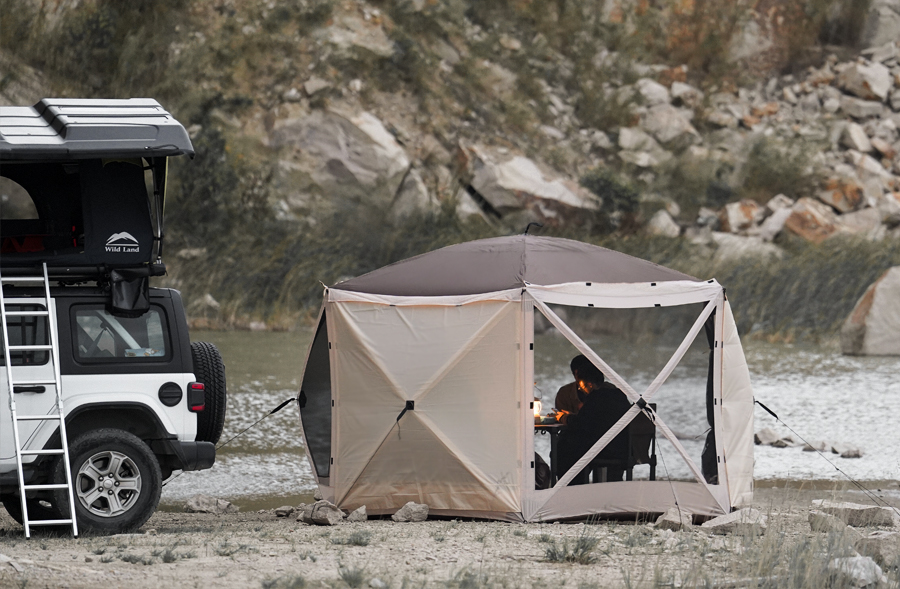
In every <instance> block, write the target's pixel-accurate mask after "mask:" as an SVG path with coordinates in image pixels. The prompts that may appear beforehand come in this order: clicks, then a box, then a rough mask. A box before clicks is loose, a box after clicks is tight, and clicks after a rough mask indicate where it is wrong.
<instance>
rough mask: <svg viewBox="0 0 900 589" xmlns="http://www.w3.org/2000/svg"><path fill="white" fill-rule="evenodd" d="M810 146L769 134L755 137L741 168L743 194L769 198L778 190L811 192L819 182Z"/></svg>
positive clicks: (794, 195) (761, 199)
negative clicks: (779, 138) (814, 171)
mask: <svg viewBox="0 0 900 589" xmlns="http://www.w3.org/2000/svg"><path fill="white" fill-rule="evenodd" d="M811 148H812V146H810V145H807V144H806V143H804V142H801V141H793V142H783V141H779V140H777V139H772V138H769V137H763V138H761V139H759V140H758V141H756V142H755V143H754V144H753V146H752V147H751V148H750V153H749V154H748V155H747V161H746V163H745V164H744V166H743V168H742V170H741V178H742V180H741V183H740V188H739V193H740V196H741V197H742V198H750V199H753V200H756V201H759V202H766V201H768V200H769V199H770V198H772V197H773V196H775V195H776V194H779V193H783V194H786V195H788V196H789V197H791V198H799V197H801V196H807V195H809V194H810V193H811V191H812V190H813V189H814V188H815V186H816V182H815V177H814V175H813V173H812V170H811V167H810V164H811V159H812V158H811V155H810V150H811Z"/></svg>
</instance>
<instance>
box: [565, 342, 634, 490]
mask: <svg viewBox="0 0 900 589" xmlns="http://www.w3.org/2000/svg"><path fill="white" fill-rule="evenodd" d="M572 372H573V374H575V378H576V382H577V383H578V397H579V399H580V400H581V402H582V406H581V409H579V411H578V414H577V415H569V416H568V419H567V420H566V426H567V427H566V428H565V430H563V431H562V432H561V433H560V436H559V466H560V468H559V471H558V472H559V474H560V476H562V475H563V474H564V473H565V472H566V471H568V470H569V469H570V468H571V467H572V465H574V464H575V463H576V462H578V460H579V459H580V458H581V457H582V456H584V454H585V453H586V452H587V451H588V450H589V449H590V448H591V446H593V445H594V444H595V443H596V442H597V440H599V439H600V438H601V437H602V436H603V434H605V433H606V431H607V430H608V429H609V428H611V427H612V426H613V425H615V423H616V422H617V421H619V419H620V418H621V417H622V416H623V415H624V414H625V413H626V412H627V411H628V409H629V408H630V407H631V402H630V401H629V400H628V397H626V396H625V393H623V392H622V391H620V390H619V389H618V388H616V387H615V386H613V385H611V384H609V383H607V382H604V378H603V373H602V372H600V370H599V369H598V368H597V367H596V366H594V365H593V364H591V362H590V360H588V359H587V358H585V357H584V356H578V357H576V358H575V359H573V360H572ZM627 454H628V433H627V431H626V430H622V432H621V433H619V435H617V436H616V437H615V438H614V439H613V440H612V441H611V442H610V443H609V444H607V446H606V447H605V448H604V449H603V450H601V451H600V454H598V455H597V457H598V458H605V459H609V460H621V461H622V462H623V464H624V463H625V461H626V460H627ZM590 470H591V469H590V468H589V467H588V466H585V468H584V469H583V470H582V471H581V472H580V473H579V474H578V475H576V477H575V478H574V479H573V480H572V484H584V483H586V482H587V475H588V473H590ZM624 474H625V469H624V468H607V480H608V481H621V480H622V478H623V476H624Z"/></svg>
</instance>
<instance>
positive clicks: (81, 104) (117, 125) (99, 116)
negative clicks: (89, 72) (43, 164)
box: [0, 98, 194, 161]
mask: <svg viewBox="0 0 900 589" xmlns="http://www.w3.org/2000/svg"><path fill="white" fill-rule="evenodd" d="M182 154H187V155H190V156H193V155H194V147H193V146H192V145H191V140H190V137H188V134H187V131H185V129H184V127H183V126H182V125H181V123H179V122H178V121H176V120H175V117H173V116H172V115H171V114H169V113H168V112H167V111H166V110H165V109H164V108H163V107H162V106H160V104H159V103H158V102H157V101H155V100H153V99H152V98H129V99H127V100H117V99H93V98H44V99H43V100H41V101H40V102H38V103H37V104H36V105H34V106H33V107H30V106H0V161H2V160H7V161H9V160H32V159H40V160H47V159H63V160H72V159H89V158H101V157H161V156H171V155H182Z"/></svg>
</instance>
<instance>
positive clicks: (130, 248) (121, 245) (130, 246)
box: [106, 231, 141, 254]
mask: <svg viewBox="0 0 900 589" xmlns="http://www.w3.org/2000/svg"><path fill="white" fill-rule="evenodd" d="M106 251H107V252H111V253H121V254H136V253H139V252H140V251H141V248H140V245H139V244H138V240H137V239H135V238H134V236H133V235H132V234H130V233H128V232H126V231H122V232H121V233H113V234H112V235H110V236H109V239H107V240H106Z"/></svg>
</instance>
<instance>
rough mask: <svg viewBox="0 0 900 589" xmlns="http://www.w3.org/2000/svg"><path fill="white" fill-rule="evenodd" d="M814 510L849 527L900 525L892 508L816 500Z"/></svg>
mask: <svg viewBox="0 0 900 589" xmlns="http://www.w3.org/2000/svg"><path fill="white" fill-rule="evenodd" d="M812 504H813V508H814V509H817V510H819V511H822V512H824V513H828V514H830V515H833V516H835V517H838V518H840V519H841V520H842V521H843V522H844V523H845V524H847V525H848V526H855V527H864V526H894V525H897V524H898V523H900V522H898V515H897V512H896V510H895V509H894V508H892V507H879V506H877V505H863V504H860V503H849V502H840V501H829V500H827V499H815V500H813V502H812Z"/></svg>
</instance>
